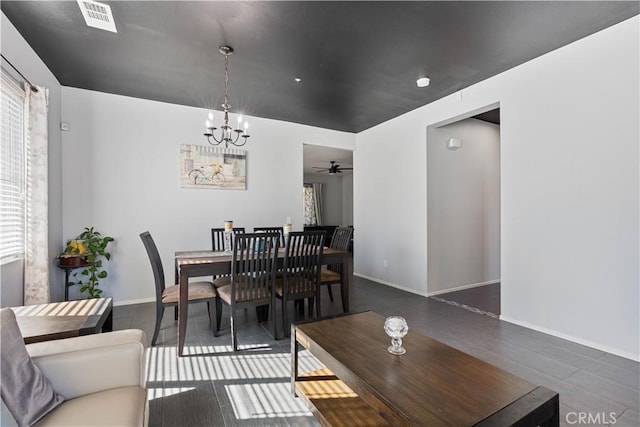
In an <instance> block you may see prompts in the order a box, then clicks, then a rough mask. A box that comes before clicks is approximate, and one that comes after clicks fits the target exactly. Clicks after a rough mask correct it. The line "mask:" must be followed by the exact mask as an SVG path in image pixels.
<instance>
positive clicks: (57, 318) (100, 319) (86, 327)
mask: <svg viewBox="0 0 640 427" xmlns="http://www.w3.org/2000/svg"><path fill="white" fill-rule="evenodd" d="M112 307H113V299H112V298H94V299H86V300H75V301H64V302H54V303H49V304H38V305H25V306H21V307H11V308H12V310H13V311H14V312H15V314H16V320H17V321H18V326H19V327H20V332H21V333H22V337H23V338H24V342H25V344H31V343H34V342H41V341H49V340H57V339H61V338H69V337H77V336H79V335H88V334H96V333H98V332H100V331H102V330H104V331H112V330H113V314H112V311H111V309H112Z"/></svg>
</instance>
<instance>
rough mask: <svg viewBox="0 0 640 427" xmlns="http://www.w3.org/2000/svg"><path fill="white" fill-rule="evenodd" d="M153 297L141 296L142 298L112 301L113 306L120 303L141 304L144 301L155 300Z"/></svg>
mask: <svg viewBox="0 0 640 427" xmlns="http://www.w3.org/2000/svg"><path fill="white" fill-rule="evenodd" d="M155 300H156V299H155V298H154V297H151V298H142V299H129V300H126V301H118V302H115V301H114V302H113V306H114V307H118V306H120V305H132V304H143V303H146V302H155Z"/></svg>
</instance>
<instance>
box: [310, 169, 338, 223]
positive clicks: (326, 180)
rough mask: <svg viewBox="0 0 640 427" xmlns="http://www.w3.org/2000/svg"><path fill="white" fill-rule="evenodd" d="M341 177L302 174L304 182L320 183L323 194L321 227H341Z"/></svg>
mask: <svg viewBox="0 0 640 427" xmlns="http://www.w3.org/2000/svg"><path fill="white" fill-rule="evenodd" d="M342 179H343V177H341V176H335V175H329V174H328V173H322V174H320V173H315V174H304V182H305V183H308V184H312V183H321V184H323V186H322V192H323V200H322V202H323V204H324V206H323V210H324V221H323V224H322V225H342V211H343V207H342V203H343V194H342V193H343V185H342Z"/></svg>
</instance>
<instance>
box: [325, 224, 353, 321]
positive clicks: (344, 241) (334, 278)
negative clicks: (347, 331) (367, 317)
mask: <svg viewBox="0 0 640 427" xmlns="http://www.w3.org/2000/svg"><path fill="white" fill-rule="evenodd" d="M352 236H353V228H351V227H337V228H336V229H335V230H334V232H333V237H332V239H331V243H330V244H329V247H330V248H332V249H338V250H341V251H346V250H348V249H349V245H350V244H351V237H352ZM341 273H342V264H329V265H327V266H325V267H323V268H322V271H321V272H320V285H321V286H326V287H327V290H328V291H329V299H330V300H331V301H333V292H332V290H331V286H332V285H333V284H335V283H340V286H342V275H341ZM344 273H345V274H349V272H348V271H345V272H344ZM342 308H343V311H344V302H343V304H342Z"/></svg>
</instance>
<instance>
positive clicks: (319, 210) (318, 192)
mask: <svg viewBox="0 0 640 427" xmlns="http://www.w3.org/2000/svg"><path fill="white" fill-rule="evenodd" d="M312 185H313V206H314V208H315V210H316V224H317V225H322V224H324V218H323V216H324V210H323V206H322V184H319V183H314V184H312Z"/></svg>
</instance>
